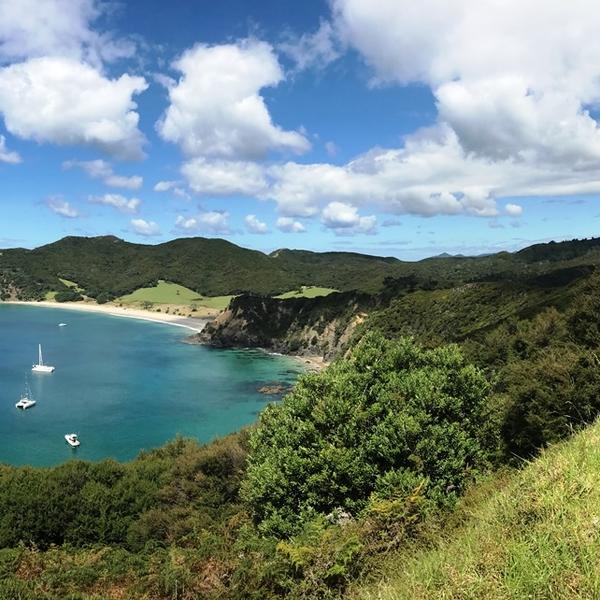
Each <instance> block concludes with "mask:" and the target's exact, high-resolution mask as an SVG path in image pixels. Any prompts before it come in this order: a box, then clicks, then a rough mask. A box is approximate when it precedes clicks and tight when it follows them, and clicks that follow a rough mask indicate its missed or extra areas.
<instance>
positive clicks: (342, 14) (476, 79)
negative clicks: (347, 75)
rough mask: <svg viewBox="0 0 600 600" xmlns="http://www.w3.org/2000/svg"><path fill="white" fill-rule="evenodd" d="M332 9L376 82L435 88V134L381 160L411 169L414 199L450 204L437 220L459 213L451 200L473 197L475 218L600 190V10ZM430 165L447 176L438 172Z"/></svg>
mask: <svg viewBox="0 0 600 600" xmlns="http://www.w3.org/2000/svg"><path fill="white" fill-rule="evenodd" d="M332 7H333V15H334V17H333V19H334V23H335V28H336V31H337V32H338V35H340V37H341V38H342V40H343V41H344V42H345V43H347V44H349V45H351V46H353V47H354V48H356V49H357V50H358V51H359V52H360V53H361V54H362V55H363V57H364V59H365V61H366V62H367V63H368V64H369V65H371V67H372V68H373V70H374V73H375V78H374V80H373V82H372V83H373V84H375V85H377V84H381V83H400V84H403V85H404V84H409V83H413V82H416V83H424V84H426V85H428V86H429V87H430V88H431V90H432V92H433V94H434V97H435V100H436V104H437V108H438V120H437V123H436V125H435V126H434V127H431V128H429V129H424V130H421V131H419V132H417V133H416V134H413V135H412V136H409V137H408V138H407V141H406V147H405V148H403V149H401V150H390V151H378V152H376V154H378V155H379V157H385V155H386V154H387V158H385V159H384V160H386V161H389V159H391V158H393V155H394V154H395V159H396V160H397V159H400V162H401V163H402V164H412V165H413V166H414V167H416V169H417V170H416V173H415V176H412V177H409V180H412V187H413V192H415V191H418V189H415V188H416V187H420V188H422V190H421V191H428V192H431V191H435V193H436V194H438V196H436V197H437V198H438V199H442V198H445V199H446V202H442V206H441V208H442V210H441V211H440V212H448V210H449V209H450V210H451V209H452V205H453V204H454V205H455V207H456V208H459V207H458V206H456V203H455V202H453V201H452V199H451V198H450V196H448V194H450V195H452V196H453V197H454V198H455V199H456V200H457V201H458V202H459V203H460V204H463V205H464V201H463V200H462V199H463V198H464V197H465V196H470V197H471V200H470V201H469V203H468V204H469V210H474V211H475V213H477V214H483V215H493V214H494V213H495V212H497V209H496V208H495V206H494V204H495V198H497V197H507V196H510V194H512V193H515V192H523V193H524V195H538V194H574V193H585V192H590V191H591V190H597V189H600V177H599V176H598V175H597V173H598V169H599V167H600V128H599V127H598V124H597V122H596V120H595V119H594V118H593V117H592V115H591V114H590V112H589V107H590V106H595V105H597V104H598V103H599V102H600V37H599V36H598V35H597V32H598V29H599V28H600V13H598V11H595V10H593V7H592V5H591V4H590V2H589V1H588V0H574V1H573V2H571V3H569V4H566V3H560V2H551V3H548V2H547V1H545V0H530V1H529V2H526V3H523V2H519V1H518V0H506V1H505V2H487V1H484V2H478V1H476V0H458V1H456V2H452V3H448V2H446V1H444V0H423V1H422V2H419V3H407V2H397V1H396V0H380V1H378V2H377V3H375V4H373V3H372V2H369V1H368V0H333V2H332ZM426 156H430V157H434V158H435V160H436V161H437V162H438V166H439V167H441V170H440V169H438V171H437V173H435V172H432V170H431V169H429V166H428V165H427V164H426V163H425V162H423V160H422V159H423V158H425V157H426ZM392 167H393V165H392V163H391V162H388V165H387V169H386V170H389V169H390V168H392ZM399 169H400V170H401V165H400V164H398V165H396V166H395V167H393V170H394V172H396V173H399ZM377 171H378V173H379V174H380V175H383V173H382V172H381V170H380V169H378V170H377ZM417 175H420V178H419V177H417ZM378 179H381V177H378ZM403 179H404V178H403ZM468 186H470V189H471V191H470V190H469V187H468ZM388 191H391V187H390V190H388ZM472 192H474V194H473V193H472ZM433 204H435V203H433Z"/></svg>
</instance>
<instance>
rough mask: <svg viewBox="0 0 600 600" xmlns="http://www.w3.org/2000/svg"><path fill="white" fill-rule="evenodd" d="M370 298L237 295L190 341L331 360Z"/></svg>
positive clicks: (343, 343)
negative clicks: (278, 297) (280, 297)
mask: <svg viewBox="0 0 600 600" xmlns="http://www.w3.org/2000/svg"><path fill="white" fill-rule="evenodd" d="M372 303H373V297H372V296H369V295H366V294H359V293H354V292H347V293H339V294H338V293H336V294H330V295H329V296H324V297H320V298H294V299H288V300H280V299H277V298H269V297H263V296H251V295H245V296H239V297H238V298H234V299H233V300H232V302H231V304H230V305H229V307H228V308H227V309H226V310H225V311H223V312H222V313H221V314H220V315H219V316H218V317H217V318H216V319H215V320H214V321H212V322H211V323H209V324H208V325H207V326H206V327H205V328H204V330H203V331H202V332H201V333H199V334H198V335H197V336H194V341H197V342H198V343H204V344H208V345H211V346H214V347H217V348H239V347H245V348H248V347H249V348H265V349H266V350H270V351H273V352H281V353H282V354H294V355H300V356H322V357H324V358H325V359H329V358H332V357H333V356H335V355H336V354H338V353H339V352H340V351H342V350H343V349H344V347H345V345H346V343H347V342H348V340H349V339H350V337H351V335H352V333H353V332H354V330H355V328H356V326H357V325H358V324H360V323H361V322H362V320H364V317H365V315H366V312H367V311H368V310H369V308H370V306H371V304H372Z"/></svg>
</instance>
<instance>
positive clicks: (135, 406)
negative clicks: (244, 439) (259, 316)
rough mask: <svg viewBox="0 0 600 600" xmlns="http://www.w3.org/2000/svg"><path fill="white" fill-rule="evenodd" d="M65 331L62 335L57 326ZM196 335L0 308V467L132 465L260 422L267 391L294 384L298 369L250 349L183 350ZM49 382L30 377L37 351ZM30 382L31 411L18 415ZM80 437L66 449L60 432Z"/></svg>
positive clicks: (89, 316) (86, 316)
mask: <svg viewBox="0 0 600 600" xmlns="http://www.w3.org/2000/svg"><path fill="white" fill-rule="evenodd" d="M60 322H65V323H67V326H66V327H58V323H60ZM190 333H192V332H191V331H189V330H187V329H182V328H179V327H173V326H170V325H164V324H159V323H151V322H146V321H139V320H135V319H127V318H122V317H112V316H107V315H101V314H94V313H83V312H77V311H68V310H62V309H61V310H58V309H52V308H41V307H26V306H11V305H4V306H0V462H5V463H10V464H14V465H17V464H31V465H53V464H57V463H61V462H63V461H65V460H68V459H69V458H72V457H74V456H76V457H77V458H82V459H90V460H98V459H102V458H107V457H113V458H115V459H118V460H128V459H131V458H133V457H135V456H136V455H137V454H138V452H139V451H140V450H141V449H150V448H154V447H157V446H160V445H162V444H164V443H165V442H166V441H168V440H170V439H172V438H173V437H175V436H176V435H177V434H181V435H185V436H193V437H196V438H198V439H199V440H200V441H203V442H205V441H209V440H211V439H213V438H215V437H217V436H220V435H223V434H227V433H230V432H232V431H235V430H237V429H239V428H240V427H242V426H244V425H247V424H249V423H251V422H253V421H255V420H256V417H257V415H258V413H259V412H260V410H261V409H262V408H263V407H264V406H265V405H266V404H267V403H268V402H271V401H272V400H273V397H272V396H265V395H263V394H261V393H259V392H258V388H259V387H260V386H262V385H264V384H268V383H273V382H286V383H292V382H293V381H295V379H296V378H297V377H298V374H299V373H300V372H301V366H300V365H299V364H298V363H297V362H296V361H293V360H292V359H289V358H285V357H277V356H270V355H268V354H265V353H263V352H260V351H252V350H239V351H236V350H214V349H210V348H206V347H203V346H195V345H190V344H185V343H183V340H184V339H185V338H186V337H187V336H188V335H190ZM38 343H41V344H42V346H43V350H44V362H46V364H50V365H54V366H55V367H56V371H55V372H54V373H53V374H51V375H44V374H33V373H31V364H32V363H33V362H34V361H35V362H37V361H36V358H37V345H38ZM26 378H28V380H29V384H30V386H31V391H32V394H33V397H34V399H35V400H37V405H36V406H34V407H33V408H30V409H29V410H26V411H21V410H18V409H16V408H15V402H17V401H18V399H19V398H20V395H21V393H22V392H23V390H24V387H25V379H26ZM70 432H76V433H78V434H79V436H80V439H81V446H80V447H79V448H77V449H76V450H74V449H71V448H70V447H69V446H68V445H67V444H66V442H65V440H64V437H63V436H64V434H65V433H70Z"/></svg>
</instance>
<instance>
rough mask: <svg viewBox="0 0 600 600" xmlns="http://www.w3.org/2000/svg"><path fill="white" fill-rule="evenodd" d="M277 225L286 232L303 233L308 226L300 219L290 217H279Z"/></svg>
mask: <svg viewBox="0 0 600 600" xmlns="http://www.w3.org/2000/svg"><path fill="white" fill-rule="evenodd" d="M276 225H277V229H279V230H280V231H283V232H284V233H303V232H304V231H306V227H304V225H302V223H300V221H294V219H292V218H290V217H279V218H278V219H277V223H276Z"/></svg>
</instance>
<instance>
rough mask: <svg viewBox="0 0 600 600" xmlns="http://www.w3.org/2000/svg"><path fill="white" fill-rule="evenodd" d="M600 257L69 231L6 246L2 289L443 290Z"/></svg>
mask: <svg viewBox="0 0 600 600" xmlns="http://www.w3.org/2000/svg"><path fill="white" fill-rule="evenodd" d="M596 264H600V239H597V238H594V239H589V240H573V241H570V242H561V243H553V242H552V243H549V244H541V245H536V246H532V247H531V248H528V249H525V250H522V251H520V252H518V253H515V254H511V253H508V252H500V253H498V254H494V255H488V256H479V257H460V256H440V257H435V258H430V259H426V260H422V261H418V262H403V261H400V260H398V259H395V258H391V257H378V256H368V255H363V254H357V253H351V252H323V253H318V252H308V251H304V250H287V249H282V250H277V251H276V252H272V253H271V254H269V255H267V254H264V253H262V252H258V251H256V250H248V249H246V248H241V247H239V246H236V245H235V244H232V243H231V242H228V241H226V240H221V239H207V238H200V237H197V238H182V239H177V240H172V241H170V242H166V243H164V244H158V245H144V244H132V243H129V242H125V241H123V240H121V239H119V238H116V237H114V236H103V237H92V238H86V237H66V238H63V239H61V240H59V241H57V242H54V243H52V244H48V245H46V246H41V247H40V248H36V249H34V250H26V249H22V248H13V249H8V250H3V251H0V295H2V296H4V297H8V296H17V297H19V298H22V299H42V298H44V297H45V296H46V295H47V294H48V293H49V292H60V291H67V290H68V284H65V281H67V282H75V283H76V284H77V286H79V288H81V290H82V293H84V294H85V295H87V296H90V297H92V298H99V297H100V298H102V299H104V300H106V299H113V298H117V297H120V296H124V295H127V294H130V293H132V292H134V291H135V290H137V289H140V288H149V287H154V286H156V285H157V283H158V281H159V280H165V281H169V282H172V283H175V284H178V285H182V286H184V287H186V288H188V289H190V290H192V291H193V292H194V293H197V294H200V295H202V296H225V295H238V294H240V293H244V292H248V293H254V294H265V295H277V294H283V293H286V292H290V291H291V290H298V289H300V288H301V287H302V286H307V287H313V288H327V289H334V290H339V291H352V290H357V291H361V292H367V293H378V292H381V291H382V290H383V289H388V288H389V287H390V286H391V287H392V288H394V290H395V292H397V293H402V291H403V286H404V287H406V286H413V287H414V286H417V287H419V288H424V289H440V288H444V287H451V286H456V285H460V284H463V283H471V282H482V281H503V280H504V281H509V282H513V281H515V280H519V279H522V278H531V277H535V276H544V275H546V274H548V273H550V272H552V271H556V270H557V269H560V268H564V269H571V268H574V267H579V266H582V265H596Z"/></svg>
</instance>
